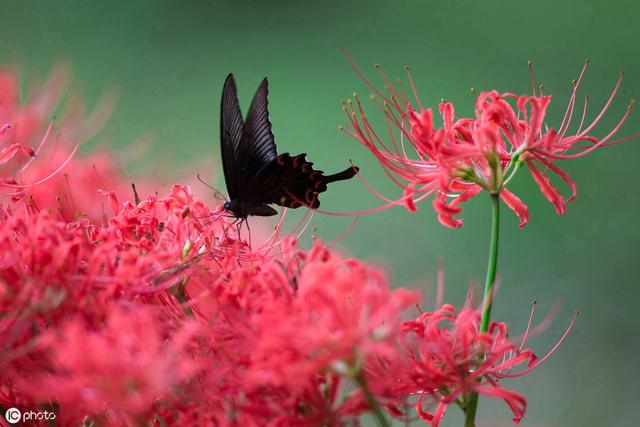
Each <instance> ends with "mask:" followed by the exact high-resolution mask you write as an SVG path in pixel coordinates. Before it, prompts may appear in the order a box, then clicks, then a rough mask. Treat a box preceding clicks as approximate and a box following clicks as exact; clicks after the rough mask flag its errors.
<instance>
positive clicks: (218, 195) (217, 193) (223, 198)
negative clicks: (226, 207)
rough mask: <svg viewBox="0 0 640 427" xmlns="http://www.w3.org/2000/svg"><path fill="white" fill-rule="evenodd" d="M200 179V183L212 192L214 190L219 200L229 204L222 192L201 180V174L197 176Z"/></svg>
mask: <svg viewBox="0 0 640 427" xmlns="http://www.w3.org/2000/svg"><path fill="white" fill-rule="evenodd" d="M196 176H197V177H198V181H200V183H201V184H204V185H205V186H206V187H208V188H210V189H211V190H213V192H214V193H215V195H216V198H217V199H218V200H224V201H225V202H228V201H229V200H227V198H226V197H225V196H224V194H222V192H221V191H220V190H218V189H217V188H215V187H214V186H212V185H211V184H208V183H207V182H205V181H204V180H203V179H202V178H200V174H197V175H196Z"/></svg>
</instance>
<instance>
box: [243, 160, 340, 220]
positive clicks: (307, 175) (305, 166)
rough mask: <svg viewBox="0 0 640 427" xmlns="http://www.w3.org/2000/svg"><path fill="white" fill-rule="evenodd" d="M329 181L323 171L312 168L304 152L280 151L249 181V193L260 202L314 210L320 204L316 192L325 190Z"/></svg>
mask: <svg viewBox="0 0 640 427" xmlns="http://www.w3.org/2000/svg"><path fill="white" fill-rule="evenodd" d="M328 182H329V180H328V177H326V176H325V175H324V174H323V171H321V170H315V169H313V163H311V162H309V161H307V160H306V154H299V155H297V156H291V155H290V154H289V153H283V154H280V155H279V156H277V157H276V159H275V160H274V161H272V162H271V163H269V164H268V165H267V166H266V167H265V168H264V169H263V170H261V171H260V172H259V173H258V174H257V175H256V176H255V178H254V180H252V181H251V182H250V185H249V186H248V190H249V194H248V195H249V196H250V197H251V198H252V200H256V201H259V202H260V203H269V204H276V205H280V206H284V207H289V208H299V207H301V206H308V207H310V208H312V209H316V208H318V207H319V206H320V200H319V199H318V195H319V194H320V193H322V192H324V191H326V190H327V183H328Z"/></svg>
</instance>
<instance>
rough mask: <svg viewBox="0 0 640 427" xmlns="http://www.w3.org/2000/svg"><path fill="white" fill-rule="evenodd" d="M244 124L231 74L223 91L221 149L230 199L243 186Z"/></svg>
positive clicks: (235, 195)
mask: <svg viewBox="0 0 640 427" xmlns="http://www.w3.org/2000/svg"><path fill="white" fill-rule="evenodd" d="M243 128H244V122H243V121H242V113H241V112H240V106H239V105H238V95H237V90H236V82H235V80H234V78H233V74H229V75H228V76H227V79H226V80H225V82H224V87H223V89H222V102H221V107H220V142H221V144H220V147H221V150H222V169H223V170H224V179H225V182H226V183H227V191H228V193H229V198H230V199H232V200H233V199H235V198H236V197H238V195H239V192H240V190H241V187H244V185H243V174H242V173H241V166H240V165H241V164H240V163H239V151H240V144H241V142H242V136H243Z"/></svg>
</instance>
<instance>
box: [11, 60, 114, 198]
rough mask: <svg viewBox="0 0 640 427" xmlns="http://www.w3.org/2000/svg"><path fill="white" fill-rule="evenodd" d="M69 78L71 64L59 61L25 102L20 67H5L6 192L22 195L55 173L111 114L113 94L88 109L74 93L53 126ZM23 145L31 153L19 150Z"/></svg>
mask: <svg viewBox="0 0 640 427" xmlns="http://www.w3.org/2000/svg"><path fill="white" fill-rule="evenodd" d="M68 82H69V71H68V68H67V67H66V66H58V67H57V68H55V69H54V71H53V72H52V74H51V77H50V78H49V79H48V80H47V81H46V82H45V83H44V84H34V85H32V87H31V93H30V96H28V97H27V100H26V101H24V102H23V101H21V96H20V90H19V88H20V80H19V78H18V76H17V73H16V72H14V71H13V70H11V69H7V68H3V69H0V165H1V166H2V174H1V175H0V188H2V189H3V193H4V194H5V195H6V196H10V197H13V198H23V197H25V196H26V195H27V194H28V190H30V189H32V188H33V187H34V186H36V185H39V184H42V183H45V182H47V181H48V180H50V179H51V178H53V177H54V176H56V175H57V174H58V173H59V172H60V170H61V169H62V168H63V167H64V166H65V165H66V164H67V163H68V162H69V161H70V159H71V158H72V157H73V155H74V154H75V152H76V150H77V148H78V146H79V144H80V143H82V142H84V141H87V140H88V139H90V138H91V137H92V136H93V135H95V133H96V132H97V131H98V130H99V129H100V128H101V127H102V125H103V124H104V122H105V120H106V118H107V117H108V116H109V114H110V111H111V109H112V107H113V103H114V102H113V101H114V99H113V97H111V96H107V97H105V98H103V99H102V100H101V102H100V103H99V105H98V106H96V108H95V109H94V110H93V112H92V113H91V114H90V115H87V114H86V112H85V108H84V105H83V104H82V103H81V102H80V100H79V97H77V96H76V95H74V94H71V95H70V96H69V97H68V98H67V99H69V101H68V102H65V103H64V108H63V111H62V113H61V120H60V122H59V123H56V126H54V122H53V114H54V112H56V111H57V110H58V109H59V108H60V106H61V105H62V104H63V102H62V101H63V99H64V98H65V94H66V93H67V86H68ZM59 147H61V148H60V150H58V148H59ZM20 151H22V152H23V153H25V154H27V155H28V156H26V157H25V156H16V154H17V153H18V152H20ZM65 155H66V156H65ZM52 157H55V159H53V158H52ZM54 160H55V161H54Z"/></svg>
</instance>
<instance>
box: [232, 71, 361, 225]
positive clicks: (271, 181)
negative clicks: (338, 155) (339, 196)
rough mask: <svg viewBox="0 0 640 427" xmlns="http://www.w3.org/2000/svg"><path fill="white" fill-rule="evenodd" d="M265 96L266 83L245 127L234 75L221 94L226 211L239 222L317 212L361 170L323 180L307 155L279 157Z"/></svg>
mask: <svg viewBox="0 0 640 427" xmlns="http://www.w3.org/2000/svg"><path fill="white" fill-rule="evenodd" d="M267 96H268V84H267V79H264V80H263V81H262V83H261V84H260V86H259V87H258V90H257V91H256V94H255V96H254V98H253V101H252V102H251V107H250V108H249V113H248V114H247V118H246V121H243V119H242V114H241V112H240V108H239V106H238V99H237V94H236V86H235V81H234V79H233V75H232V74H229V75H228V76H227V79H226V81H225V84H224V88H223V90H222V108H221V120H220V126H221V148H222V164H223V169H224V175H225V181H226V184H227V191H228V192H229V198H230V200H229V201H228V202H226V203H225V204H224V208H225V209H226V210H227V211H228V212H230V213H231V214H232V215H233V216H235V217H236V218H241V219H245V218H247V217H248V216H251V215H256V216H271V215H276V214H277V211H276V210H275V209H273V208H272V207H271V206H269V205H271V204H275V205H279V206H284V207H289V208H294V209H295V208H299V207H301V206H307V207H309V208H311V209H316V208H318V207H319V206H320V201H319V199H318V195H319V194H320V193H322V192H324V191H326V190H327V184H329V183H331V182H334V181H340V180H345V179H350V178H352V177H353V176H354V175H355V174H356V172H357V170H358V169H357V168H356V167H355V166H354V167H350V168H347V169H345V170H344V171H342V172H339V173H336V174H333V175H324V172H323V171H321V170H316V169H314V168H313V163H311V162H309V161H307V160H306V154H299V155H297V156H291V155H290V154H289V153H283V154H280V155H279V154H278V153H277V150H276V144H275V138H274V135H273V132H272V131H271V122H270V121H269V112H268V100H267Z"/></svg>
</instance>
